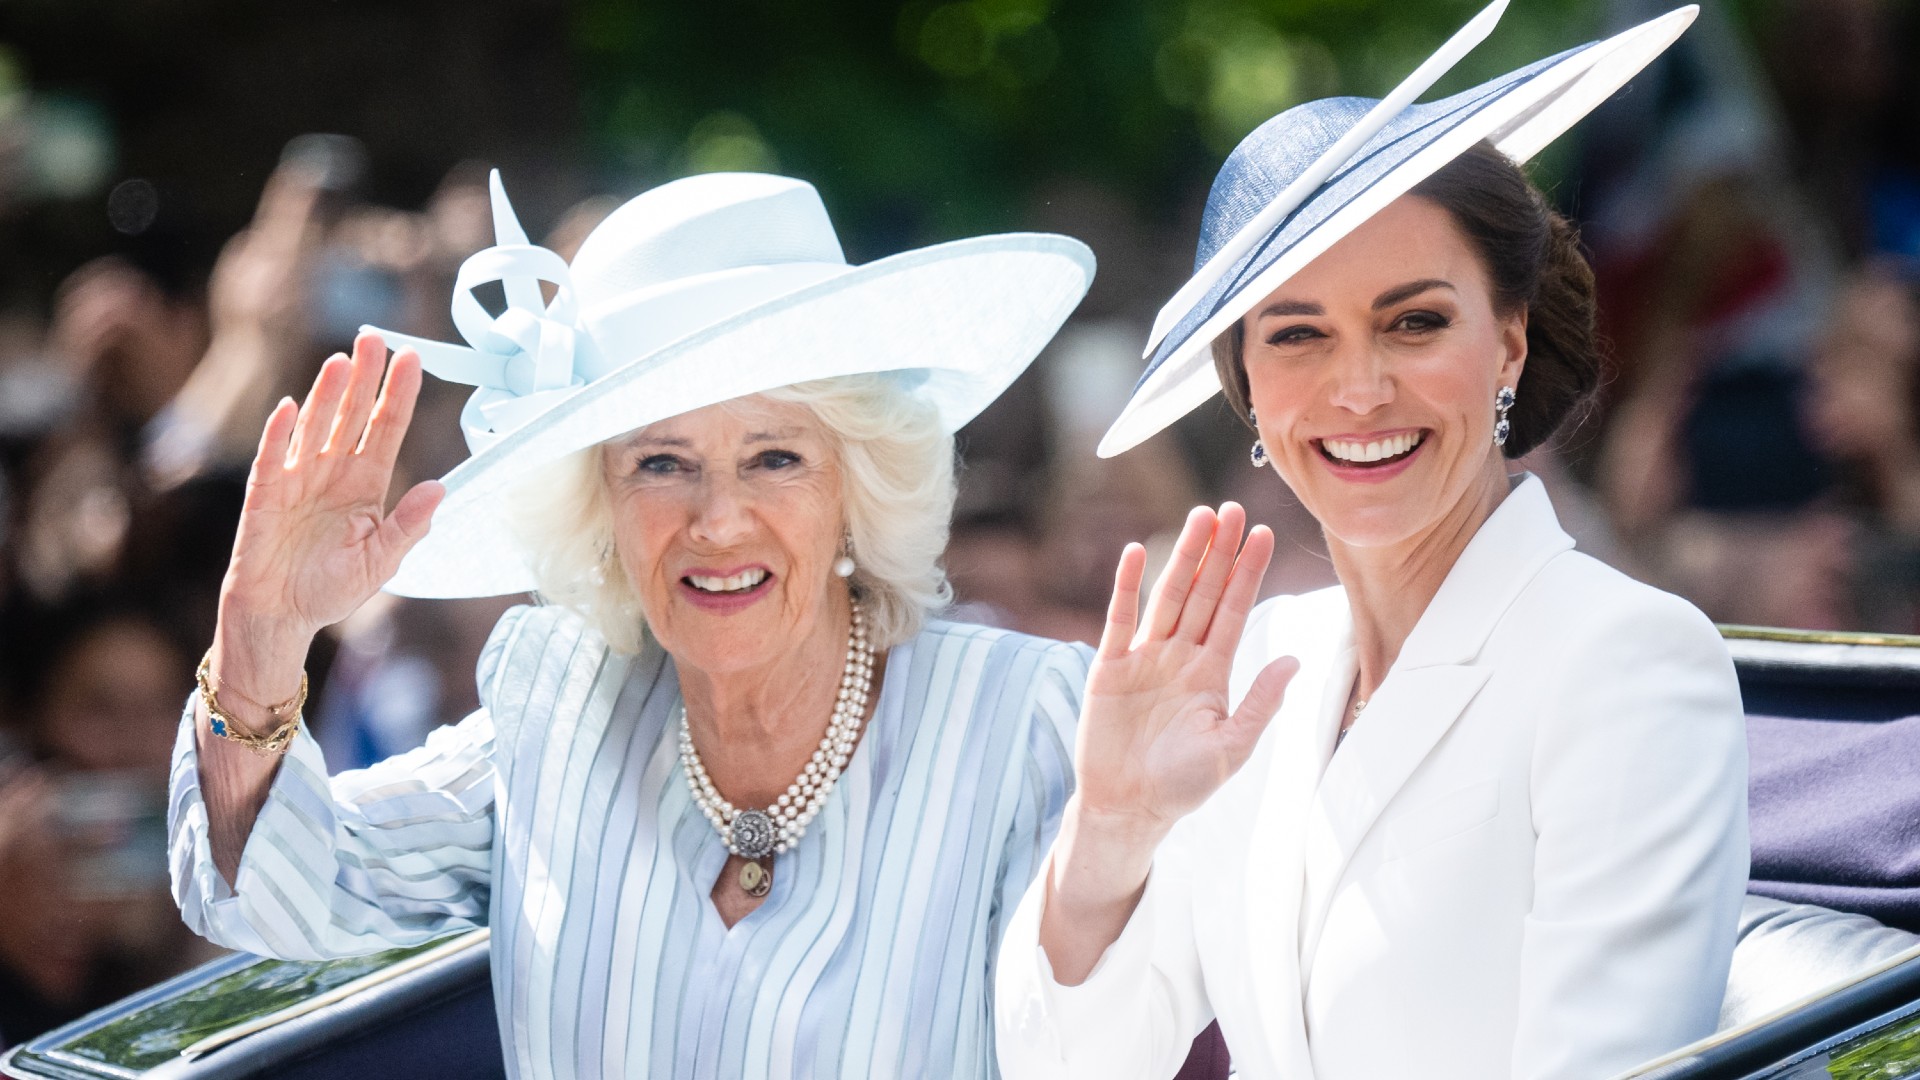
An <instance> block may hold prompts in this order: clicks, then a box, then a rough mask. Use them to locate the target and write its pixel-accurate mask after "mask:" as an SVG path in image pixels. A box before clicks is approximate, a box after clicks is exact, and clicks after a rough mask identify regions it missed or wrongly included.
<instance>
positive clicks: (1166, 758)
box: [1075, 503, 1299, 835]
mask: <svg viewBox="0 0 1920 1080" xmlns="http://www.w3.org/2000/svg"><path fill="white" fill-rule="evenodd" d="M1245 523H1246V514H1245V512H1244V511H1242V510H1241V508H1240V507H1239V506H1237V505H1236V504H1234V503H1227V504H1225V505H1224V506H1222V507H1221V508H1220V512H1219V513H1218V514H1215V513H1214V512H1213V511H1211V510H1209V509H1207V508H1206V507H1199V508H1196V509H1195V510H1194V511H1193V513H1191V514H1189V515H1188V517H1187V523H1186V527H1185V528H1184V529H1183V530H1181V533H1180V539H1179V542H1178V543H1177V544H1176V545H1175V547H1174V552H1173V557H1172V558H1171V559H1170V560H1169V561H1168V563H1167V567H1166V569H1165V570H1164V571H1163V572H1162V573H1161V575H1160V580H1159V582H1158V583H1157V584H1156V585H1155V586H1154V590H1153V597H1152V600H1151V601H1150V602H1149V604H1148V606H1147V611H1146V614H1145V616H1144V618H1143V617H1142V616H1141V613H1140V582H1141V577H1142V576H1143V573H1144V570H1145V566H1146V552H1145V550H1144V549H1142V548H1141V547H1140V545H1138V544H1129V545H1128V546H1127V548H1126V550H1125V551H1124V552H1123V553H1122V554H1121V556H1120V567H1119V569H1118V571H1117V572H1116V573H1115V575H1114V586H1113V600H1112V603H1111V604H1110V605H1109V607H1108V609H1107V625H1106V630H1105V632H1104V633H1103V634H1102V635H1101V638H1100V651H1099V654H1098V656H1097V657H1096V658H1095V660H1094V663H1093V670H1092V673H1091V675H1090V676H1089V678H1088V680H1087V696H1086V699H1085V701H1084V703H1083V705H1082V707H1081V718H1080V729H1079V735H1078V743H1079V745H1078V749H1077V751H1076V757H1075V771H1076V772H1077V773H1078V780H1079V785H1078V795H1077V798H1078V800H1079V803H1080V806H1079V811H1080V813H1081V814H1082V815H1098V816H1100V817H1102V818H1105V819H1108V820H1109V821H1112V822H1118V823H1131V824H1132V825H1133V826H1134V827H1135V828H1137V829H1138V830H1140V831H1141V832H1143V833H1145V834H1149V835H1151V834H1164V832H1165V831H1166V830H1167V829H1169V828H1171V827H1172V825H1173V823H1174V822H1175V821H1177V820H1179V819H1180V818H1181V817H1184V816H1185V815H1187V814H1189V813H1191V812H1192V811H1193V810H1195V809H1196V808H1198V807H1199V806H1200V804H1201V803H1203V802H1205V801H1206V799H1207V797H1208V796H1210V795H1212V794H1213V793H1214V792H1215V791H1216V790H1218V789H1219V787H1220V785H1221V784H1223V783H1225V782H1226V780H1227V778H1228V777H1230V776H1232V775H1233V774H1234V773H1235V772H1237V771H1238V770H1239V768H1240V766H1241V765H1243V764H1245V763H1246V760H1247V757H1248V755H1250V754H1251V753H1252V752H1253V746H1254V743H1255V742H1256V741H1257V740H1258V739H1259V737H1260V733H1261V732H1262V731H1263V730H1265V728H1266V725H1267V721H1268V720H1270V719H1272V717H1273V714H1274V711H1275V710H1276V709H1278V708H1279V706H1280V699H1281V695H1282V694H1283V693H1284V691H1285V689H1286V685H1287V681H1288V680H1289V679H1291V678H1292V676H1293V672H1294V671H1295V670H1297V669H1298V667H1299V665H1298V663H1297V662H1295V661H1294V660H1293V659H1292V658H1291V657H1282V658H1279V659H1277V660H1275V661H1273V662H1272V663H1270V664H1268V665H1267V667H1266V668H1265V669H1264V670H1263V671H1261V672H1260V674H1259V675H1258V676H1256V677H1255V679H1254V681H1253V685H1252V687H1251V688H1250V689H1249V690H1248V692H1247V694H1246V696H1245V698H1244V699H1243V700H1242V701H1241V702H1240V707H1239V708H1238V709H1235V710H1232V711H1229V709H1228V701H1227V678H1228V674H1229V673H1230V671H1231V669H1232V666H1233V655H1234V650H1235V649H1236V647H1237V646H1238V645H1239V643H1240V633H1241V631H1242V629H1244V628H1245V626H1246V621H1247V615H1248V613H1249V612H1250V611H1251V610H1252V609H1253V604H1254V601H1255V599H1256V597H1257V596H1258V592H1259V587H1260V578H1261V575H1263V574H1264V573H1266V569H1267V562H1268V560H1269V559H1271V558H1272V557H1273V533H1272V532H1271V531H1269V530H1268V529H1267V528H1266V527H1265V526H1256V527H1255V528H1254V530H1253V532H1252V533H1251V534H1250V535H1249V536H1248V537H1247V539H1246V544H1245V546H1244V547H1243V546H1241V542H1240V537H1241V529H1242V528H1243V527H1244V525H1245Z"/></svg>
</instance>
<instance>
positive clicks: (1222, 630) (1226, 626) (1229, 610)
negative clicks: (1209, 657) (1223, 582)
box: [1204, 525, 1274, 653]
mask: <svg viewBox="0 0 1920 1080" xmlns="http://www.w3.org/2000/svg"><path fill="white" fill-rule="evenodd" d="M1273 544H1274V540H1273V530H1272V529H1269V528H1267V527H1266V526H1265V525H1255V526H1254V527H1253V531H1252V532H1249V533H1248V534H1247V542H1246V543H1245V544H1243V545H1241V548H1240V556H1239V558H1236V559H1235V560H1234V561H1233V576H1232V577H1231V578H1229V579H1228V580H1227V588H1226V591H1225V592H1224V593H1222V594H1221V597H1220V604H1219V606H1218V607H1217V608H1216V609H1215V610H1214V613H1213V621H1212V622H1211V623H1209V624H1208V625H1207V630H1206V637H1205V638H1204V640H1205V641H1206V643H1207V645H1208V646H1210V647H1217V648H1220V649H1223V650H1226V651H1227V652H1229V653H1231V652H1232V651H1233V650H1234V649H1235V648H1237V647H1238V646H1239V644H1240V634H1241V631H1243V630H1245V629H1246V626H1247V616H1248V615H1249V614H1251V613H1252V611H1253V606H1254V604H1256V603H1258V602H1259V600H1260V581H1261V579H1262V578H1265V577H1266V576H1267V566H1268V564H1270V563H1271V562H1272V561H1273Z"/></svg>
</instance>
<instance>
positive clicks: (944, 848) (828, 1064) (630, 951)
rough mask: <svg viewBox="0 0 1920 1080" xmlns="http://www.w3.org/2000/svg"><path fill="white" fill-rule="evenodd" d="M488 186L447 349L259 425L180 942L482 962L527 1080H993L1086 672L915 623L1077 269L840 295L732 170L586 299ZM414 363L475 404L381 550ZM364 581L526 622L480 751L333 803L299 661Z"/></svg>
mask: <svg viewBox="0 0 1920 1080" xmlns="http://www.w3.org/2000/svg"><path fill="white" fill-rule="evenodd" d="M495 184H496V190H495V215H496V221H497V223H498V227H499V229H500V231H501V234H502V235H501V238H500V246H498V247H496V248H492V249H489V250H488V251H486V252H482V253H481V254H480V255H477V256H475V257H474V259H473V260H470V261H469V263H468V266H467V268H465V269H463V271H462V275H461V280H460V283H459V290H460V291H459V292H458V293H456V309H455V314H456V321H457V322H458V323H459V325H460V327H461V329H462V332H463V334H465V336H466V337H467V339H468V341H469V342H470V343H471V345H472V347H471V348H465V347H453V346H444V345H439V344H437V343H431V342H420V341H412V342H410V343H409V344H410V347H409V348H406V349H403V350H401V351H400V352H399V353H398V354H397V355H396V356H395V357H394V358H393V360H392V362H391V364H389V363H388V362H387V360H386V350H385V347H384V344H383V342H382V340H381V338H380V337H379V336H376V335H374V334H363V335H362V337H361V338H360V339H359V341H357V342H356V344H355V346H354V351H353V355H352V357H351V358H350V359H349V358H347V357H334V358H333V359H331V360H329V361H327V363H326V364H325V365H324V366H323V367H322V369H321V371H320V374H319V377H318V379H317V380H316V381H315V383H314V387H313V391H312V393H311V394H310V395H309V396H308V398H307V400H306V402H305V403H304V404H303V405H300V406H298V407H296V406H295V404H294V403H293V402H292V401H291V400H289V401H284V402H282V403H281V405H280V407H279V408H278V409H276V410H275V411H274V413H273V415H272V416H271V418H270V419H269V420H268V422H267V425H266V431H265V434H264V435H263V436H262V438H261V442H260V450H259V456H258V458H257V460H256V461H255V462H254V466H253V477H252V481H251V484H250V489H249V495H248V501H247V507H246V511H245V516H244V518H243V523H242V525H241V529H240V533H239V537H238V539H237V540H236V542H235V546H234V555H233V563H232V567H231V570H230V571H229V573H228V576H227V579H226V583H225V588H224V592H223V596H222V606H221V615H220V625H219V632H218V636H217V637H216V640H215V641H214V644H213V648H212V650H211V651H210V652H209V654H208V657H207V660H206V661H205V663H204V664H203V666H202V669H201V672H202V676H201V690H200V693H199V694H197V695H196V696H195V699H194V701H193V703H192V705H191V706H190V708H189V709H188V712H187V716H186V719H185V721H184V723H183V726H182V729H181V735H180V739H179V743H178V749H177V753H176V758H175V766H174V791H173V825H172V828H173V865H174V881H175V892H176V895H177V897H178V899H179V901H180V905H181V908H182V910H183V912H184V913H185V915H186V917H187V919H188V921H189V922H191V923H192V924H193V926H194V927H195V928H196V929H197V930H199V931H201V932H202V933H204V934H206V935H208V936H210V937H212V938H214V939H215V940H217V941H220V942H222V943H223V944H226V945H230V946H233V947H236V948H241V949H246V950H249V951H252V952H257V953H265V954H270V955H276V956H285V957H324V956H334V955H339V954H344V953H356V952H367V951H371V950H376V949H384V948H389V947H393V946H398V945H406V944H410V943H413V942H419V941H424V940H426V939H428V938H431V937H433V936H435V935H439V934H444V933H448V932H451V931H457V930H463V929H469V928H473V927H480V926H488V927H491V928H492V934H493V937H492V952H493V962H494V970H495V986H496V990H497V999H498V1005H499V1019H500V1029H501V1034H502V1039H503V1042H504V1044H505V1049H506V1054H507V1062H508V1066H509V1072H510V1073H512V1074H514V1075H517V1076H525V1077H536V1076H603V1075H605V1076H625V1075H632V1076H656V1077H666V1076H680V1077H694V1076H782V1077H784V1076H849V1077H854V1076H857V1077H866V1076H872V1075H916V1076H959V1077H980V1076H987V1075H991V1073H992V1071H993V1053H992V1041H991V1038H992V1037H991V1012H990V1007H989V996H990V988H991V986H992V985H993V984H992V965H993V958H994V956H995V946H996V945H997V942H998V939H999V936H1000V931H1001V927H1002V924H1003V921H1004V919H1005V918H1006V917H1007V916H1008V915H1010V914H1011V910H1012V907H1013V903H1014V901H1015V900H1016V899H1017V898H1018V896H1019V894H1020V892H1021V891H1022V890H1023V889H1024V887H1025V885H1026V883H1027V880H1028V879H1029V877H1030V876H1031V874H1032V873H1033V871H1034V868H1035V867H1036V866H1037V865H1038V859H1039V856H1040V853H1041V852H1042V851H1044V850H1045V847H1046V844H1047V843H1048V841H1049V840H1050V838H1051V836H1052V833H1053V831H1054V829H1055V827H1056V825H1057V823H1058V820H1059V815H1060V812H1061V808H1062V806H1063V804H1064V802H1065V799H1066V796H1067V793H1068V787H1069V783H1070V780H1071V769H1070V766H1069V758H1068V754H1067V746H1068V745H1069V740H1070V738H1071V729H1072V725H1073V723H1074V720H1075V717H1076V715H1077V711H1078V701H1079V697H1080V689H1081V686H1082V684H1083V682H1084V677H1085V669H1086V662H1087V659H1088V657H1087V654H1086V651H1085V650H1084V648H1082V647H1078V646H1069V645H1062V644H1059V643H1056V642H1049V641H1042V640H1037V639H1033V638H1027V637H1022V636H1020V635H1016V634H1011V633H1006V632H1003V631H999V630H994V629H990V628H986V627H979V626H964V625H955V624H950V623H942V622H938V621H932V620H931V619H930V615H931V613H932V612H933V611H934V610H935V609H937V608H939V607H940V606H941V605H942V604H943V603H944V601H945V599H946V597H947V590H946V586H945V582H944V579H943V577H942V574H941V570H940V567H939V562H938V559H939V556H940V553H941V550H942V548H943V546H944V543H945V535H946V526H947V517H948V513H949V511H950V509H951V505H952V500H953V493H954V487H953V438H952V433H953V431H954V429H955V428H956V427H957V426H958V425H959V424H960V423H963V422H964V421H965V420H966V418H967V417H969V416H971V415H972V414H973V413H974V412H975V411H977V410H978V409H979V408H980V407H981V406H983V405H984V404H985V403H986V402H988V401H990V400H991V399H992V398H993V397H994V396H995V395H996V394H998V393H999V392H1000V390H1001V389H1003V388H1004V387H1005V386H1006V385H1007V383H1008V382H1010V381H1011V380H1012V378H1013V377H1014V376H1015V375H1017V374H1018V373H1019V371H1020V370H1021V369H1022V368H1023V367H1024V366H1025V364H1026V363H1027V362H1028V361H1029V360H1030V359H1031V357H1032V356H1033V355H1034V353H1035V352H1036V351H1037V350H1038V349H1039V347H1040V346H1041V345H1042V344H1043V343H1044V342H1045V341H1046V339H1047V338H1048V337H1049V336H1051V334H1052V332H1053V330H1054V329H1055V328H1056V327H1057V326H1058V324H1059V322H1060V321H1061V320H1062V319H1064V318H1065V316H1066V314H1067V312H1068V311H1069V310H1070V309H1071V308H1072V307H1073V305H1074V303H1076V302H1077V301H1078V299H1079V297H1080V295H1081V294H1082V293H1083V292H1084V290H1085V288H1086V285H1087V282H1088V280H1089V278H1090V275H1091V260H1090V259H1089V258H1088V256H1087V253H1086V250H1085V248H1084V247H1082V246H1081V245H1079V244H1077V243H1076V242H1074V241H1071V240H1067V239H1065V238H1062V237H1048V236H1010V237H986V238H980V239H976V240H967V241H959V242H956V243H953V244H946V245H940V246H938V247H935V248H929V249H923V250H920V251H915V252H909V253H906V254H904V255H900V256H895V257H893V258H890V259H883V260H880V261H878V262H875V263H870V264H867V265H865V266H861V267H858V268H854V267H849V266H847V265H846V263H845V261H844V259H843V258H842V257H841V255H840V249H839V245H838V243H837V241H835V240H834V239H833V235H832V231H831V227H830V226H829V225H828V224H827V221H826V217H825V212H824V209H823V208H821V206H820V203H819V199H818V196H817V195H815V194H814V192H813V189H812V188H811V187H809V186H807V185H805V184H803V183H801V182H799V181H794V180H787V179H784V178H779V177H766V176H747V175H732V176H727V175H721V176H703V177H694V178H690V179H687V180H682V181H677V182H675V183H673V184H668V185H666V186H664V187H661V188H657V189H655V190H653V191H651V192H648V193H646V194H644V195H642V196H640V197H639V198H637V199H635V200H633V201H632V202H631V203H629V204H628V205H627V206H626V207H624V208H622V209H621V210H619V211H617V212H616V213H615V214H614V215H613V216H612V217H610V218H609V219H608V220H607V222H606V223H605V224H603V225H602V226H600V228H599V229H598V230H597V231H596V232H595V234H594V235H593V236H592V237H590V238H589V239H588V240H587V241H586V242H585V243H584V244H583V246H582V247H581V249H580V252H579V254H578V255H577V256H576V258H575V260H574V262H573V264H572V266H571V267H568V266H566V265H565V264H563V263H561V262H560V261H559V260H558V258H557V257H555V256H552V254H551V253H550V252H544V251H543V250H542V249H539V248H535V247H531V246H529V245H527V243H526V241H525V238H524V236H523V235H521V234H520V233H519V231H518V226H517V225H514V224H513V223H512V216H511V211H510V210H509V208H508V207H507V206H506V203H505V198H504V195H502V194H501V193H500V191H499V190H498V181H497V178H496V181H495ZM488 279H495V280H499V281H500V282H501V283H502V286H503V288H504V292H505V297H506V299H507V302H508V309H507V310H506V311H505V312H504V313H502V314H500V315H499V316H493V315H490V314H488V313H487V312H485V311H484V310H482V309H481V307H480V305H479V304H478V302H477V301H475V300H474V299H473V297H472V294H471V290H472V287H473V286H474V285H475V284H478V283H484V281H485V280H488ZM536 279H542V280H545V281H547V282H548V283H549V284H550V285H551V286H552V287H553V289H554V292H553V299H552V300H551V301H548V300H546V299H544V297H543V294H542V293H541V292H540V291H539V285H538V283H537V281H536ZM463 301H464V302H463ZM416 349H417V350H418V351H419V353H420V354H421V356H420V357H416V353H415V350H416ZM422 357H423V358H424V363H425V364H426V365H427V366H428V367H429V368H430V369H433V370H436V371H439V372H442V373H445V374H448V375H450V376H451V377H456V378H463V379H467V380H469V381H473V382H477V383H479V384H481V386H482V389H481V390H480V391H479V393H478V394H476V396H475V399H474V403H473V404H472V405H471V406H470V407H469V409H468V412H467V414H466V418H465V420H466V423H467V426H468V436H469V440H470V442H471V443H472V444H473V446H474V450H475V453H474V455H473V457H472V458H470V459H469V460H468V461H467V462H466V463H464V464H463V465H462V466H461V467H460V468H459V469H457V470H455V471H454V472H453V473H451V474H449V476H448V477H447V478H446V481H445V482H444V483H443V484H442V483H426V484H422V485H420V486H418V487H415V488H414V489H413V490H411V491H409V492H408V493H407V494H406V495H404V496H403V497H402V498H400V499H399V501H398V502H397V504H396V505H394V506H393V509H392V510H391V512H384V506H385V493H386V489H387V485H388V482H389V478H390V474H391V471H392V467H393V459H394V453H395V449H396V447H397V445H398V443H399V441H400V438H401V434H402V432H403V431H404V430H405V428H406V426H407V423H408V417H409V413H410V410H411V408H412V404H413V401H414V396H415V393H416V392H417V389H418V387H419V382H420V370H421V364H422V362H423V359H422ZM383 370H385V372H386V375H385V379H384V388H383V387H382V371H383ZM429 525H431V528H432V531H431V533H429V532H428V528H429ZM396 570H397V575H396ZM390 579H391V581H390ZM382 583H388V587H389V588H392V589H395V590H398V591H403V592H406V593H410V594H413V595H442V596H444V595H459V594H463V593H465V594H481V595H484V594H487V593H492V592H498V591H506V590H517V589H525V588H533V589H537V590H538V591H539V593H540V594H541V595H542V596H543V597H544V598H545V599H546V600H547V603H546V604H545V605H544V606H538V607H523V608H517V609H515V610H513V611H512V612H510V613H508V614H507V615H506V617H505V618H503V619H502V621H501V622H500V625H499V627H498V628H497V630H496V631H495V633H494V635H493V637H492V640H491V642H490V643H489V644H488V646H487V648H486V650H485V652H484V654H483V656H482V658H481V661H480V670H479V684H480V696H481V700H482V702H483V706H482V708H481V710H480V711H479V712H476V713H475V714H474V715H472V716H470V717H468V718H467V719H466V720H465V721H463V722H462V723H460V724H459V725H457V726H454V727H451V728H447V729H443V730H441V731H439V732H436V733H435V734H434V735H433V736H432V737H431V738H430V739H429V740H428V742H427V744H426V746H424V747H423V748H421V749H419V750H417V751H414V752H411V753H407V754H403V755H401V756H399V757H396V758H393V759H390V760H388V761H385V762H382V763H380V764H377V765H375V766H373V767H371V768H368V769H365V770H362V771H359V772H353V773H346V774H342V775H340V776H336V777H333V778H331V779H329V778H328V777H327V772H326V763H325V762H324V761H323V760H322V759H321V754H320V751H319V748H318V747H317V745H316V744H315V743H314V742H313V741H312V740H311V739H310V738H309V737H308V736H307V734H306V733H305V732H304V731H303V730H300V728H299V724H298V712H299V704H300V701H301V700H302V697H303V695H304V681H303V676H302V674H301V663H302V660H303V659H304V656H305V654H306V649H307V645H308V642H309V641H310V640H311V639H312V637H313V635H314V633H315V632H316V631H317V630H318V629H319V628H320V627H322V626H324V625H326V624H328V623H330V622H333V621H335V620H338V619H340V618H342V617H344V616H345V615H346V614H347V613H349V612H351V611H352V610H353V609H354V608H355V607H356V606H357V605H358V604H359V603H361V602H362V601H363V600H365V599H366V598H367V597H368V596H369V595H370V594H371V593H372V592H373V591H374V590H376V589H378V588H380V587H381V585H382Z"/></svg>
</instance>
